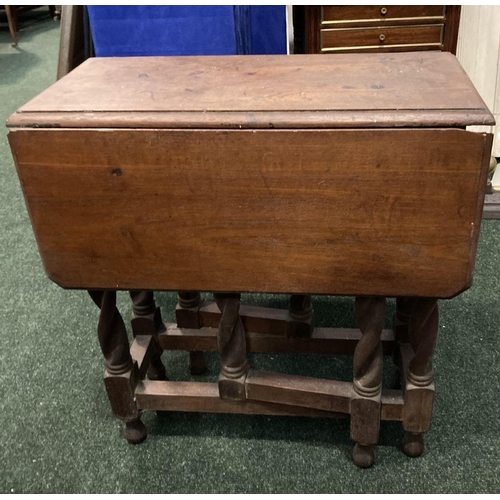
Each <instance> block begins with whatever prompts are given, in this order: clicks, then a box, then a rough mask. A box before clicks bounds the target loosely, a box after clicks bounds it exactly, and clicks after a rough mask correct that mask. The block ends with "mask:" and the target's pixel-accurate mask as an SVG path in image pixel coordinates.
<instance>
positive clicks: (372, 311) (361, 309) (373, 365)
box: [351, 297, 385, 467]
mask: <svg viewBox="0 0 500 500" xmlns="http://www.w3.org/2000/svg"><path fill="white" fill-rule="evenodd" d="M356 320H357V323H358V327H359V329H360V330H361V333H362V337H361V339H360V341H359V342H358V344H357V345H356V349H355V351H354V363H353V364H354V380H353V389H354V395H353V397H352V399H351V438H352V439H353V440H354V441H355V442H356V445H355V446H354V450H353V460H354V463H355V464H356V465H358V466H359V467H370V466H371V465H373V462H374V451H373V446H374V445H375V444H376V443H377V441H378V435H379V430H380V409H381V405H380V398H381V394H382V367H383V352H382V343H381V341H380V336H381V334H382V330H383V328H384V320H385V297H356Z"/></svg>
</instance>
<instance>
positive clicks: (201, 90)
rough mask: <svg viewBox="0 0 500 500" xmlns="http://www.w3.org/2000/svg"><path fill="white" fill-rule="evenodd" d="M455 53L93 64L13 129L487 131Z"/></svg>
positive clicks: (25, 112) (23, 111)
mask: <svg viewBox="0 0 500 500" xmlns="http://www.w3.org/2000/svg"><path fill="white" fill-rule="evenodd" d="M491 123H493V117H492V115H491V114H490V113H489V111H488V110H487V108H486V106H485V104H484V102H483V101H482V100H481V98H480V97H479V95H478V93H477V92H476V90H475V89H474V86H473V85H472V83H471V82H470V80H469V79H468V77H467V75H466V74H465V72H464V71H463V69H462V68H461V66H460V64H459V63H458V61H457V60H456V58H455V57H454V56H453V55H451V54H448V53H435V52H415V53H387V54H339V55H336V56H335V57H329V58H324V57H321V56H320V55H305V56H303V55H293V56H229V57H227V56H223V57H216V56H215V57H212V56H209V57H206V56H205V57H131V58H93V59H89V60H87V61H86V62H85V63H83V64H82V65H81V66H79V67H78V68H76V69H75V70H74V71H73V72H71V73H70V74H69V75H67V76H66V77H64V78H62V79H61V80H60V81H58V82H57V83H55V84H54V85H52V86H51V87H50V88H49V89H47V90H46V91H45V92H43V93H41V94H40V95H39V96H37V97H36V98H34V99H33V100H32V101H30V102H29V103H27V104H26V105H25V106H23V107H21V108H20V109H19V110H18V111H17V112H16V113H15V114H14V115H12V116H11V118H10V119H9V121H8V125H9V126H10V127H16V128H17V127H37V128H40V127H41V128H52V127H58V128H61V127H63V128H75V127H76V128H96V127H114V128H127V127H130V128H236V129H241V128H345V127H370V128H372V127H376V128H379V127H384V128H387V127H404V126H412V127H414V126H417V127H432V126H457V127H464V126H467V125H487V124H491Z"/></svg>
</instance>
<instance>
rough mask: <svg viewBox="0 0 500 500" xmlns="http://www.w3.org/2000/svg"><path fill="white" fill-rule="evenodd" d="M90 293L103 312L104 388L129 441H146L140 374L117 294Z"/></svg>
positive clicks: (100, 325) (100, 331) (100, 328)
mask: <svg viewBox="0 0 500 500" xmlns="http://www.w3.org/2000/svg"><path fill="white" fill-rule="evenodd" d="M89 294H90V296H91V297H92V300H93V301H94V302H95V303H96V305H97V306H98V307H99V309H100V310H101V313H100V315H99V323H98V326H97V335H98V338H99V344H100V345H101V350H102V353H103V354H104V360H105V361H104V363H105V366H106V371H105V372H104V385H105V387H106V391H107V393H108V398H109V402H110V404H111V408H112V410H113V413H114V414H115V416H116V417H118V418H119V419H120V420H122V421H123V422H124V423H125V429H124V437H125V438H126V439H127V441H128V442H129V443H132V444H136V443H140V442H141V441H144V439H146V436H147V431H146V427H145V426H144V424H143V423H142V422H141V419H140V417H141V415H140V411H139V409H138V408H137V405H136V403H135V398H134V389H135V386H136V383H137V378H138V375H137V373H136V370H135V368H134V364H133V362H132V357H131V356H130V350H129V343H128V338H127V332H126V330H125V324H124V323H123V319H122V317H121V315H120V313H119V311H118V309H117V308H116V292H115V291H106V292H103V291H89Z"/></svg>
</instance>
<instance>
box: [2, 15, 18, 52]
mask: <svg viewBox="0 0 500 500" xmlns="http://www.w3.org/2000/svg"><path fill="white" fill-rule="evenodd" d="M5 13H6V14H7V23H8V24H9V32H10V37H11V38H12V45H13V46H14V47H17V35H16V31H17V21H16V15H15V12H14V11H13V10H12V6H10V5H5Z"/></svg>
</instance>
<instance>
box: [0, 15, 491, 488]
mask: <svg viewBox="0 0 500 500" xmlns="http://www.w3.org/2000/svg"><path fill="white" fill-rule="evenodd" d="M1 21H2V18H1V17H0V23H1ZM23 26H24V27H23V29H22V30H21V32H20V33H19V48H17V49H15V48H13V47H11V46H10V42H9V34H8V31H7V29H6V25H3V24H0V116H1V117H2V118H3V119H6V118H7V117H8V116H9V115H10V114H11V113H12V112H13V111H15V110H16V108H18V107H19V106H20V105H22V104H24V103H25V102H26V101H27V100H29V99H30V98H32V97H34V96H35V95H36V94H38V93H39V92H40V91H42V90H43V89H45V88H46V87H47V86H49V85H50V84H51V83H52V82H53V81H54V80H55V75H56V64H57V50H58V43H59V32H58V26H59V25H58V23H55V22H54V21H52V20H50V19H49V18H48V15H47V17H44V16H38V20H37V22H33V23H28V24H25V25H23ZM6 133H7V130H4V133H2V134H1V135H0V168H1V172H0V223H1V227H0V235H1V236H0V238H1V244H0V319H1V333H0V335H1V348H0V416H1V425H0V492H16V493H19V492H25V493H29V492H44V493H48V492H67V493H70V492H81V493H89V492H101V493H112V492H144V493H147V492H151V493H167V492H219V493H221V492H262V493H264V492H284V493H287V492H305V493H313V492H326V493H334V492H352V493H354V492H383V493H403V492H442V493H444V492H498V490H499V483H500V479H499V474H498V471H499V470H500V432H499V431H500V428H499V427H500V426H499V423H500V419H499V413H500V403H499V401H500V397H499V396H500V392H499V388H498V385H499V381H500V363H499V344H500V329H499V325H500V307H499V305H498V302H499V301H498V298H499V297H500V279H499V275H500V273H499V272H498V271H497V270H496V267H497V266H498V256H499V245H500V222H495V221H491V222H485V223H484V224H483V228H482V233H481V239H480V245H479V252H478V261H477V265H476V276H475V282H474V285H473V287H472V289H471V290H469V291H468V292H466V293H464V294H463V295H461V296H460V297H457V298H456V299H454V300H452V301H447V302H442V303H441V319H440V327H441V335H440V338H439V342H438V349H437V355H436V358H435V373H436V385H437V395H436V401H435V410H434V420H433V428H432V430H431V431H430V432H429V434H428V435H427V437H426V452H425V454H424V456H422V457H421V458H419V459H410V458H407V457H406V456H405V455H404V454H403V453H402V452H401V451H400V448H399V444H400V440H401V436H402V431H401V426H400V425H399V424H395V423H383V424H382V431H381V438H380V445H379V446H378V448H377V452H376V453H377V456H376V459H377V461H376V464H375V466H374V467H373V468H372V469H370V470H359V469H357V468H356V467H355V466H354V465H353V464H352V462H351V460H350V455H351V450H352V443H351V441H350V439H349V425H348V420H347V419H343V420H326V419H324V420H323V419H318V420H313V419H307V418H282V417H265V416H238V415H207V414H181V413H172V414H169V413H162V414H159V413H154V412H148V413H146V414H145V415H144V417H143V421H144V422H145V424H146V425H147V427H148V431H149V436H148V439H147V440H146V441H145V442H144V443H143V444H141V445H139V446H131V445H129V444H127V442H126V441H125V440H124V439H122V438H121V437H120V433H121V424H120V422H119V421H117V420H115V419H114V418H113V417H112V415H111V411H110V409H109V406H108V401H107V398H106V394H105V391H104V386H103V383H102V375H103V361H102V357H101V353H100V350H99V346H98V343H97V337H96V334H95V326H96V322H97V317H98V312H97V308H96V307H95V306H94V305H93V303H92V302H91V300H90V298H89V297H88V296H87V295H86V293H84V292H82V291H64V290H62V289H60V288H58V287H57V286H56V285H55V284H53V283H52V282H51V281H50V280H48V278H46V277H45V275H44V272H43V269H42V266H41V263H40V258H39V256H38V252H37V247H36V244H35V240H34V237H33V233H32V230H31V226H30V222H29V219H28V215H27V212H26V208H25V205H24V201H23V198H22V194H21V190H20V187H19V182H18V179H17V175H16V172H15V168H14V165H13V162H12V158H11V154H10V150H9V146H8V142H7V137H6ZM47 147H49V148H50V147H51V146H50V144H47ZM157 295H158V297H157V299H158V302H159V304H160V305H161V307H162V310H163V315H164V318H166V319H167V320H170V321H172V320H173V314H172V313H173V310H174V303H175V298H174V296H173V294H166V293H163V294H157ZM314 299H315V307H316V310H317V322H318V323H319V325H324V326H328V325H330V326H332V325H336V326H353V301H352V299H347V298H325V297H323V298H322V297H315V298H314ZM245 300H246V301H247V302H252V303H259V304H262V305H266V304H267V305H274V306H276V305H278V306H283V307H285V306H286V298H285V297H278V296H256V295H252V296H246V297H245ZM119 305H120V308H121V311H122V313H123V315H124V317H126V318H128V317H129V315H130V304H129V300H128V298H127V296H126V294H124V293H122V294H120V303H119ZM393 308H394V304H393V302H392V301H391V303H390V307H389V311H388V313H387V318H388V324H389V318H390V316H391V312H392V311H393ZM164 361H165V363H166V365H167V369H168V373H169V377H170V378H171V379H173V380H181V379H189V375H188V370H187V354H186V353H178V352H175V353H165V354H164ZM251 362H252V365H253V366H254V367H257V368H264V369H275V370H279V371H283V372H289V373H297V374H311V375H316V376H322V377H327V378H328V377H330V378H336V377H338V378H342V379H344V380H349V379H350V377H351V372H350V370H351V368H350V360H349V359H341V358H333V357H328V356H320V357H311V356H300V355H297V356H291V355H290V356H277V355H274V356H264V355H260V356H257V355H254V356H252V357H251ZM209 365H210V374H209V376H208V378H209V379H215V378H216V376H217V366H218V361H217V356H216V355H215V354H211V355H210V356H209ZM386 365H388V367H387V370H386V371H387V373H386V378H387V379H390V377H391V373H390V372H391V370H390V366H389V365H390V359H388V358H387V363H386Z"/></svg>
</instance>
